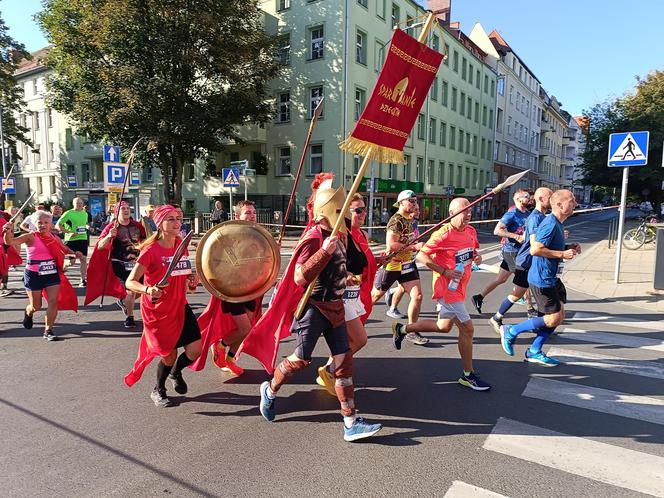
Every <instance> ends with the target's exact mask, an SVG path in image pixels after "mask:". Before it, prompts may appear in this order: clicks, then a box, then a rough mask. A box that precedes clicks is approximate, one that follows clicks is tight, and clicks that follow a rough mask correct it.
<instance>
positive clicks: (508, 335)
mask: <svg viewBox="0 0 664 498" xmlns="http://www.w3.org/2000/svg"><path fill="white" fill-rule="evenodd" d="M498 330H499V332H500V345H501V346H502V348H503V351H505V354H508V355H510V356H514V336H513V335H512V326H511V325H501V326H500V329H498Z"/></svg>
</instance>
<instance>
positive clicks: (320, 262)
mask: <svg viewBox="0 0 664 498" xmlns="http://www.w3.org/2000/svg"><path fill="white" fill-rule="evenodd" d="M331 259H332V255H331V254H330V253H328V252H327V251H326V250H325V249H323V248H322V247H321V248H320V249H318V251H316V252H315V253H314V254H313V255H312V256H311V257H310V258H309V259H308V260H306V261H305V262H304V263H302V264H301V265H300V271H301V272H302V277H304V279H305V280H306V281H307V283H311V282H313V281H314V280H315V279H316V277H318V275H320V272H322V271H323V268H325V266H326V265H327V264H328V263H329V262H330V260H331Z"/></svg>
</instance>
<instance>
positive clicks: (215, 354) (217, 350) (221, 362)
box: [210, 342, 226, 368]
mask: <svg viewBox="0 0 664 498" xmlns="http://www.w3.org/2000/svg"><path fill="white" fill-rule="evenodd" d="M210 352H211V353H212V359H213V360H214V364H215V365H217V368H226V348H223V347H220V344H219V343H218V342H215V343H214V344H212V345H211V346H210Z"/></svg>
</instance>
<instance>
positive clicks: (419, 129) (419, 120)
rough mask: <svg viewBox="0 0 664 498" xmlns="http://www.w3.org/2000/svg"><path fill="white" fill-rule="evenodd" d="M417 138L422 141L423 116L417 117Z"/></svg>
mask: <svg viewBox="0 0 664 498" xmlns="http://www.w3.org/2000/svg"><path fill="white" fill-rule="evenodd" d="M417 138H418V139H419V140H424V114H422V113H420V115H419V116H417Z"/></svg>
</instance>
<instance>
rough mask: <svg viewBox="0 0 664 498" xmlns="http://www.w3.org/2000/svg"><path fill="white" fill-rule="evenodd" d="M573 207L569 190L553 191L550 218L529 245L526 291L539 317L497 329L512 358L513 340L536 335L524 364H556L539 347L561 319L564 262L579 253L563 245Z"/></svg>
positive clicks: (578, 248)
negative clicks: (565, 229)
mask: <svg viewBox="0 0 664 498" xmlns="http://www.w3.org/2000/svg"><path fill="white" fill-rule="evenodd" d="M575 207H576V200H575V199H574V194H573V193H572V192H570V191H569V190H564V189H563V190H556V191H555V192H554V193H553V195H552V196H551V211H552V212H551V214H550V215H548V216H547V217H546V218H544V220H543V221H542V222H541V223H540V225H539V227H537V234H536V236H535V240H534V241H533V242H532V243H531V246H530V254H531V255H532V256H533V261H532V264H531V266H530V270H529V271H528V283H529V284H530V291H531V292H532V294H533V298H534V299H535V302H536V303H537V308H538V310H539V311H540V314H543V316H538V317H537V318H531V319H529V320H526V321H524V322H521V323H519V324H517V325H503V326H502V327H500V343H501V346H502V348H503V351H505V353H507V354H508V355H510V356H514V340H515V339H516V337H517V336H518V335H519V334H520V333H522V332H526V331H528V330H532V331H533V332H535V333H536V334H537V337H536V338H535V340H534V341H533V343H532V345H531V346H530V348H529V349H527V350H526V358H525V360H526V361H529V362H532V363H539V364H542V365H546V366H556V365H558V364H560V362H559V361H558V360H556V359H555V358H550V357H548V356H547V355H546V354H544V352H543V351H542V345H543V344H544V342H545V341H546V340H547V339H548V338H549V336H550V335H551V334H552V333H553V331H554V330H555V328H556V327H557V326H558V325H560V324H561V323H562V322H563V319H564V318H565V306H564V304H565V302H566V301H567V290H566V289H565V286H564V285H563V283H562V281H561V280H560V277H561V275H562V271H563V267H564V266H565V261H566V260H570V259H573V258H574V256H576V255H577V254H580V253H581V246H580V245H579V244H565V231H564V228H563V222H564V221H565V220H566V219H567V218H569V217H570V216H571V215H572V213H573V212H574V208H575Z"/></svg>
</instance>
